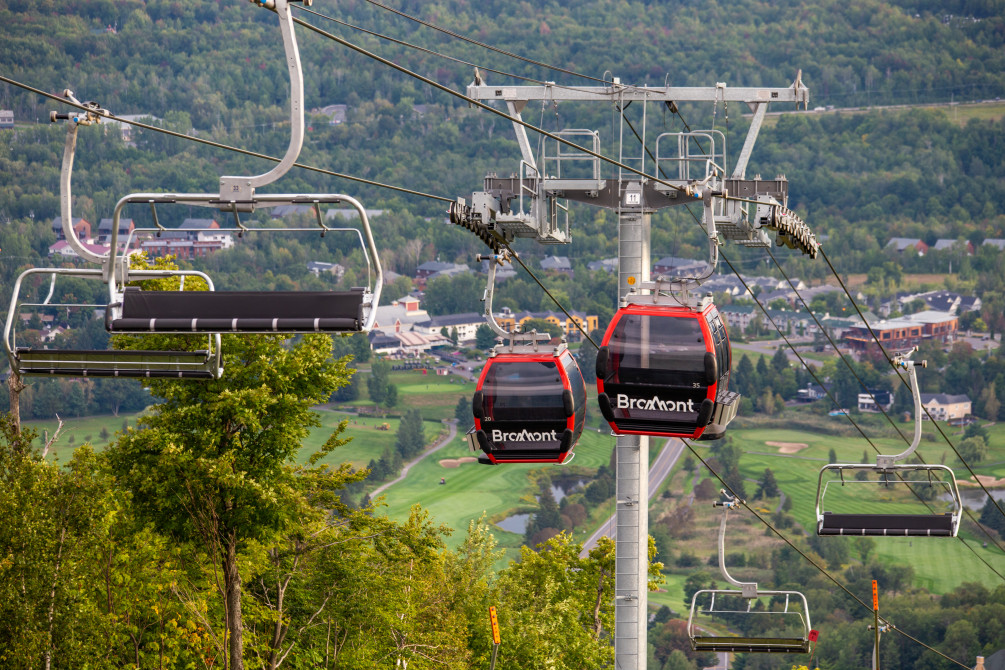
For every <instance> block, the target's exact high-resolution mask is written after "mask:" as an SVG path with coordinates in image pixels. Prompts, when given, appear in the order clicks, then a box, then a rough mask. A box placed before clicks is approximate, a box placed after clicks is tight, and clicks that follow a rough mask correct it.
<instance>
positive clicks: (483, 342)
mask: <svg viewBox="0 0 1005 670" xmlns="http://www.w3.org/2000/svg"><path fill="white" fill-rule="evenodd" d="M495 345H496V333H495V331H494V330H492V328H490V327H489V326H488V324H484V323H483V324H482V325H480V326H478V330H476V331H475V346H476V347H478V348H479V349H482V350H488V349H491V348H492V347H494V346H495Z"/></svg>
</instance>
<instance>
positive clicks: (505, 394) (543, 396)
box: [482, 361, 566, 421]
mask: <svg viewBox="0 0 1005 670" xmlns="http://www.w3.org/2000/svg"><path fill="white" fill-rule="evenodd" d="M564 389H565V387H564V386H563V384H562V378H561V376H560V375H559V372H558V365H557V364H556V363H555V362H553V361H533V362H522V363H506V364H504V365H499V364H496V365H492V366H490V367H489V370H488V372H487V373H486V375H485V381H484V383H483V384H482V391H483V392H484V394H485V399H486V403H485V404H486V407H485V419H486V420H487V421H565V419H566V416H565V405H564V403H563V401H562V391H563V390H564Z"/></svg>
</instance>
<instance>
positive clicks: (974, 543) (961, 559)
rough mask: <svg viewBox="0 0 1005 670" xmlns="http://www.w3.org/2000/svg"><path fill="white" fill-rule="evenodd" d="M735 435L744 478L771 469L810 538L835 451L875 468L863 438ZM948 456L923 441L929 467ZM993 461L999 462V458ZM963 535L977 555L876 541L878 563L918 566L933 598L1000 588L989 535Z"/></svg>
mask: <svg viewBox="0 0 1005 670" xmlns="http://www.w3.org/2000/svg"><path fill="white" fill-rule="evenodd" d="M944 430H945V428H944ZM930 431H932V427H931V426H930V425H927V424H926V426H925V432H926V433H928V432H930ZM947 434H948V431H947ZM730 435H731V437H732V439H733V443H734V444H736V445H737V446H739V447H741V448H742V449H743V450H744V452H745V453H744V455H743V457H742V458H741V460H740V469H741V471H742V472H743V474H744V475H745V476H746V477H748V478H750V479H760V477H761V476H762V475H763V473H764V470H765V468H771V471H772V472H773V473H774V475H775V478H776V480H777V481H778V485H779V488H780V489H781V490H782V491H783V492H784V493H785V494H786V496H788V497H790V498H791V499H792V509H791V512H790V513H791V514H792V515H793V516H794V517H795V518H796V520H797V521H798V522H799V523H800V524H801V525H802V526H803V527H804V528H805V529H806V530H807V532H809V533H812V532H814V528H815V524H816V515H815V504H816V493H817V481H818V474H819V471H820V468H821V467H822V466H823V465H825V464H826V463H827V458H828V452H829V450H830V449H834V451H835V454H836V456H837V459H838V461H839V462H845V463H859V462H861V460H862V452H863V451H866V452H867V453H868V454H869V460H868V461H867V462H875V452H874V451H873V450H872V448H871V447H870V446H869V444H868V443H867V442H866V441H865V440H864V439H861V438H858V439H856V438H846V437H830V436H825V435H817V434H810V433H803V432H796V431H784V430H747V431H733V432H731V433H730ZM956 439H958V436H957V438H956ZM768 441H775V442H794V443H805V444H807V445H808V446H807V447H806V448H805V449H802V450H800V451H799V452H798V453H797V454H794V455H790V456H786V455H783V454H780V453H778V447H772V446H769V445H767V444H766V442H768ZM873 442H874V443H875V444H876V445H877V447H879V448H880V449H881V450H882V451H883V452H884V453H888V454H890V453H898V452H899V451H902V450H903V448H904V443H903V442H902V441H900V440H893V439H889V440H886V439H881V440H875V439H874V440H873ZM992 450H993V451H992V454H998V455H999V456H1001V455H1005V442H1002V441H998V440H997V439H996V438H993V439H992ZM947 451H948V452H949V454H952V451H951V450H950V449H949V447H948V445H946V443H945V442H944V441H941V439H940V440H939V441H936V442H928V441H924V440H923V441H922V443H921V445H920V446H919V448H918V452H919V453H920V454H921V455H922V456H923V458H924V459H925V461H926V462H927V463H939V462H940V460H941V458H942V456H943V454H944V453H945V452H947ZM758 452H759V453H758ZM772 452H774V453H772ZM702 455H703V456H704V455H705V454H702ZM990 460H994V456H992V459H990ZM946 464H948V465H949V466H950V467H952V468H953V469H954V470H955V471H956V475H957V478H958V479H960V480H963V479H964V478H967V477H969V473H967V472H966V471H965V469H963V468H962V466H960V465H959V463H957V462H956V461H955V457H953V456H950V457H948V458H947V459H946ZM999 467H1000V466H999ZM999 467H992V468H987V467H985V468H975V470H977V471H978V472H979V473H980V474H990V472H989V471H990V470H998V469H999ZM754 491H756V484H754V483H753V482H748V488H747V495H748V498H750V497H752V496H753V494H754ZM904 504H905V505H906V504H907V503H904ZM913 509H914V511H917V513H927V511H926V510H925V508H924V507H923V506H922V505H921V503H917V504H916V505H914V506H913ZM868 511H873V512H892V511H894V510H893V509H882V508H880V507H878V506H877V507H873V508H870V509H869V510H868ZM978 514H979V510H976V511H975V516H976V515H978ZM963 518H964V522H963V524H962V527H964V528H965V527H966V519H967V516H966V515H964V517H963ZM960 535H961V536H963V539H964V540H965V541H966V543H967V544H969V546H970V547H971V548H973V549H974V551H971V550H970V549H968V548H967V546H966V544H965V543H964V541H963V540H960V539H947V538H876V549H875V552H876V556H877V557H878V558H880V559H881V560H884V561H887V562H889V563H891V564H906V565H910V566H912V567H913V569H914V572H915V582H916V583H917V584H918V585H919V586H924V587H925V588H927V589H929V590H930V591H932V592H933V593H945V592H947V591H950V590H952V589H953V588H955V587H956V586H959V585H960V584H962V583H964V582H967V581H979V582H982V583H984V584H986V585H987V586H989V587H993V586H995V585H997V583H998V582H999V581H1000V578H999V577H998V576H997V575H996V574H995V573H994V572H993V571H992V570H990V569H989V568H988V566H987V565H985V564H984V563H983V562H982V561H981V559H983V560H984V561H986V562H987V563H988V564H990V565H991V566H994V567H995V569H996V570H998V571H999V572H1000V571H1001V570H1003V569H1005V556H1003V555H1002V553H1001V552H1000V551H999V550H998V549H997V548H995V547H994V546H993V545H992V546H991V548H985V547H984V546H983V541H984V540H985V537H984V535H983V534H980V535H979V536H972V535H970V534H969V532H968V531H966V530H961V532H960ZM975 552H976V554H977V555H975ZM978 556H979V557H980V558H978Z"/></svg>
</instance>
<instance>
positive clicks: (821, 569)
mask: <svg viewBox="0 0 1005 670" xmlns="http://www.w3.org/2000/svg"><path fill="white" fill-rule="evenodd" d="M681 441H682V442H683V443H684V445H685V446H686V447H687V448H688V449H689V450H690V451H691V453H692V454H694V456H695V458H697V459H698V460H699V461H701V464H702V465H703V466H705V468H707V469H708V471H709V472H711V473H712V476H714V477H715V478H716V479H718V480H719V482H720V483H721V484H722V485H723V486H724V487H725V488H726V489H727V490H728V491H729V493H730V495H732V496H733V497H735V498H736V499H737V500H739V501H740V502H741V504H742V505H743V506H744V507H746V508H747V509H748V510H750V512H751V513H752V514H753V515H754V516H755V517H757V520H758V521H760V522H761V523H763V524H764V525H765V526H767V528H768V529H769V530H770V531H771V532H773V533H774V534H775V535H777V536H778V537H779V538H780V539H781V540H782V541H783V542H785V543H786V544H787V545H789V547H791V548H792V549H793V550H794V551H795V552H796V553H797V554H799V555H800V556H802V557H803V558H804V559H805V560H806V562H808V563H809V564H810V565H812V566H813V567H814V568H816V569H817V570H818V571H819V572H820V573H821V574H822V575H823V576H824V577H826V578H827V579H829V580H830V581H832V582H833V583H834V584H835V585H836V586H837V587H838V588H840V589H841V590H842V591H844V592H845V593H847V594H848V595H849V596H850V597H851V598H852V599H854V600H855V601H857V602H858V603H859V604H860V605H861V606H862V607H864V608H866V609H867V610H869V611H870V612H872V611H873V609H872V606H871V605H869V604H867V603H866V602H865V601H864V600H862V599H861V598H859V597H858V596H856V595H855V594H854V593H852V592H851V591H850V590H849V589H848V587H847V586H845V585H844V584H842V583H841V582H839V581H838V580H837V578H836V577H834V576H833V575H832V574H830V573H829V572H828V571H827V569H826V568H824V567H822V566H820V565H819V564H818V563H817V562H816V561H814V560H813V559H812V558H810V556H809V555H808V554H806V552H804V551H803V550H802V549H800V548H799V547H797V546H796V545H795V544H794V543H793V542H792V540H790V539H789V538H787V537H786V536H785V535H783V534H782V533H781V531H779V530H778V529H777V528H775V527H774V526H772V525H771V523H769V522H768V521H767V520H766V519H765V518H764V517H762V516H761V515H760V514H758V512H757V510H755V509H754V508H753V507H751V506H750V505H748V504H747V502H746V501H745V500H743V499H742V498H741V497H740V496H738V495H736V493H735V492H734V491H733V489H732V488H730V486H729V484H727V483H726V481H725V480H724V479H723V478H722V477H720V476H719V473H717V472H716V471H715V469H714V468H713V467H712V466H711V465H709V463H708V462H707V461H706V460H705V459H704V458H702V457H701V454H699V453H698V452H697V451H696V450H695V448H694V446H693V445H692V444H691V441H690V440H687V439H684V438H682V440H681ZM885 623H886V624H888V625H889V626H890V628H891V629H893V630H895V631H896V632H898V633H900V634H901V635H903V636H904V637H906V638H907V639H909V640H911V641H912V642H916V643H917V644H919V645H921V646H922V647H924V648H925V649H927V650H928V651H931V652H934V653H936V654H938V655H939V656H941V657H942V658H944V659H946V660H947V661H949V662H950V663H955V664H956V665H958V666H960V667H961V668H966V669H967V670H970V666H969V665H965V664H963V663H960V662H959V661H957V660H955V659H953V658H950V657H949V656H946V655H945V654H944V653H942V652H941V651H939V650H938V649H935V648H933V647H930V646H928V645H927V644H925V643H924V642H922V641H921V640H919V639H918V638H916V637H914V636H913V635H909V634H908V633H906V632H904V631H903V630H901V629H900V628H899V627H897V626H895V625H893V624H892V623H890V622H889V621H885Z"/></svg>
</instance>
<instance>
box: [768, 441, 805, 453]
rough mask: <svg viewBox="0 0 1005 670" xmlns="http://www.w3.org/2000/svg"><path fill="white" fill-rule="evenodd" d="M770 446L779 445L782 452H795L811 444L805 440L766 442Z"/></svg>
mask: <svg viewBox="0 0 1005 670" xmlns="http://www.w3.org/2000/svg"><path fill="white" fill-rule="evenodd" d="M765 444H766V445H768V446H769V447H778V453H780V454H795V453H798V452H800V451H802V450H803V449H805V448H806V447H808V446H810V445H808V444H806V443H805V442H765Z"/></svg>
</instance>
